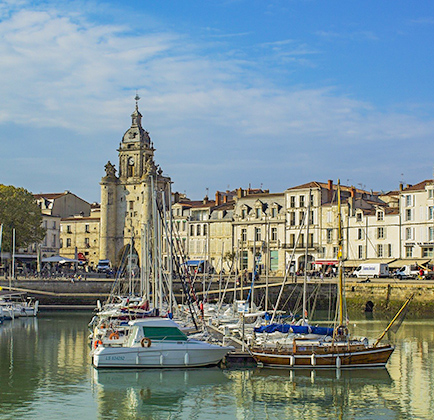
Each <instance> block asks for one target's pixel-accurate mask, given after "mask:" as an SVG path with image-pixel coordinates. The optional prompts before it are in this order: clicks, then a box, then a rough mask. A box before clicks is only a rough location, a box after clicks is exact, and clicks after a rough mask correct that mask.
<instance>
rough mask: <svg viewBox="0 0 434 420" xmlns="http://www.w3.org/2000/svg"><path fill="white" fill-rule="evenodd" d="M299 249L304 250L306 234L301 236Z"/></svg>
mask: <svg viewBox="0 0 434 420" xmlns="http://www.w3.org/2000/svg"><path fill="white" fill-rule="evenodd" d="M298 245H299V247H301V248H304V233H302V234H301V235H300V242H299V244H298Z"/></svg>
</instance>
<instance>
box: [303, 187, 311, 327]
mask: <svg viewBox="0 0 434 420" xmlns="http://www.w3.org/2000/svg"><path fill="white" fill-rule="evenodd" d="M310 194H311V189H310V188H309V195H308V198H307V200H308V202H307V214H306V216H305V218H304V220H305V221H306V248H305V253H304V279H303V318H302V319H303V324H302V325H305V324H306V313H307V303H306V301H307V292H306V289H307V257H308V248H309V223H310V222H309V219H310V217H309V216H310Z"/></svg>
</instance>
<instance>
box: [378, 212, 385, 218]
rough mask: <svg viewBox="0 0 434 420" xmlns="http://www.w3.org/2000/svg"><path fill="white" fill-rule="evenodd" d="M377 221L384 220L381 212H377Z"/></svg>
mask: <svg viewBox="0 0 434 420" xmlns="http://www.w3.org/2000/svg"><path fill="white" fill-rule="evenodd" d="M377 220H384V212H383V211H379V212H377Z"/></svg>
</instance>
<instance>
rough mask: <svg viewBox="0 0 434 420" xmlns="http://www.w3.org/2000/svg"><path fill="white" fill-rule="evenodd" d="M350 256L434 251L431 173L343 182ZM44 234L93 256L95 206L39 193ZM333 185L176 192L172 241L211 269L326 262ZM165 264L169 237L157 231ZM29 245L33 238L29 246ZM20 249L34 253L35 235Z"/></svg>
mask: <svg viewBox="0 0 434 420" xmlns="http://www.w3.org/2000/svg"><path fill="white" fill-rule="evenodd" d="M340 191H341V204H342V205H341V213H342V223H343V233H344V238H343V239H344V249H343V254H344V258H345V259H346V262H345V264H346V266H347V267H348V268H354V267H356V266H357V265H359V264H360V263H361V262H364V261H374V260H375V261H378V262H388V263H389V264H390V266H391V267H392V268H393V267H395V268H398V267H399V266H400V265H404V264H405V263H410V262H414V263H420V264H426V263H430V262H431V260H432V259H433V255H434V180H425V181H423V182H420V183H418V184H416V185H408V186H406V187H404V186H402V185H401V186H400V188H399V190H397V191H392V192H388V193H387V194H383V193H373V192H368V191H364V190H361V189H356V188H354V187H348V186H341V187H340ZM35 198H36V200H37V202H38V204H39V205H40V208H41V212H42V215H43V224H44V227H46V228H47V234H46V237H45V238H44V240H43V243H42V244H39V245H38V246H39V247H40V249H41V250H42V257H47V256H50V255H57V254H60V255H62V256H65V257H69V258H74V257H77V255H79V256H80V258H81V259H82V260H83V261H86V262H87V263H88V265H89V266H93V267H95V266H96V265H97V263H98V260H99V259H100V224H101V213H100V206H99V205H98V204H96V203H95V204H92V205H91V204H89V203H87V202H85V201H84V200H82V199H81V198H79V197H77V196H75V195H74V194H72V193H70V192H69V191H66V192H64V193H60V194H45V195H44V194H38V195H35ZM337 210H338V209H337V185H336V183H333V182H332V181H331V180H329V181H328V182H327V183H321V182H315V181H313V182H309V183H306V184H303V185H298V186H295V187H291V188H288V189H287V190H285V191H284V192H282V193H270V192H269V191H267V190H265V191H264V190H260V189H250V188H249V189H245V190H244V189H241V188H239V189H238V190H235V191H225V192H220V191H217V192H216V195H215V200H209V199H208V197H205V198H204V199H203V200H201V201H192V200H189V199H187V198H186V197H184V196H180V195H179V194H177V193H175V194H173V204H172V223H173V237H174V239H175V249H176V251H177V253H178V254H182V255H183V259H184V261H186V263H187V264H189V265H191V266H192V267H195V268H199V269H205V268H206V267H212V268H213V269H214V270H216V271H221V270H222V269H224V270H226V271H227V270H229V269H230V268H231V266H232V265H233V264H235V265H236V267H237V268H238V269H240V270H247V271H253V267H254V266H256V267H257V268H259V269H260V270H269V272H271V273H273V274H277V275H282V274H283V273H284V272H285V270H286V269H287V268H288V267H289V263H290V262H291V261H292V265H291V268H290V269H291V270H293V271H297V270H303V269H304V267H305V260H306V257H307V268H308V269H309V270H320V269H322V270H330V269H331V268H332V267H333V265H335V264H336V260H337V253H338V226H337ZM162 244H163V258H164V261H165V262H166V264H167V259H168V252H167V242H166V241H162ZM32 247H33V248H32ZM32 247H30V248H29V249H28V250H26V252H27V253H28V254H32V253H34V252H35V251H36V248H37V245H34V246H32Z"/></svg>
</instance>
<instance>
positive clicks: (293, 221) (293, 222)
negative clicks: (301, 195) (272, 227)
mask: <svg viewBox="0 0 434 420" xmlns="http://www.w3.org/2000/svg"><path fill="white" fill-rule="evenodd" d="M289 224H290V225H291V226H295V212H294V211H292V212H291V213H289Z"/></svg>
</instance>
